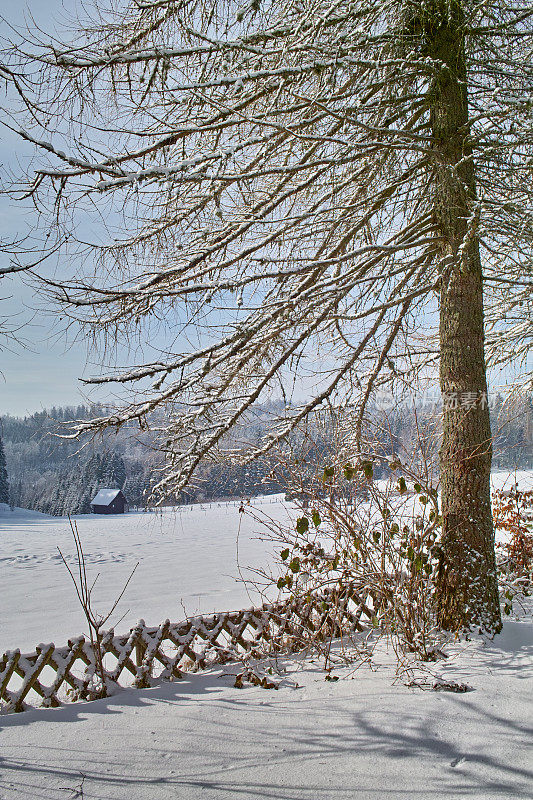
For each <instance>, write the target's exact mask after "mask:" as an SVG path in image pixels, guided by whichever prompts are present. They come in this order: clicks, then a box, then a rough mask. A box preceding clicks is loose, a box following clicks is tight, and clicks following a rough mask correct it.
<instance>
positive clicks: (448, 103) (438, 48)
mask: <svg viewBox="0 0 533 800" xmlns="http://www.w3.org/2000/svg"><path fill="white" fill-rule="evenodd" d="M424 30H425V34H426V36H425V41H426V46H427V47H428V50H429V55H430V56H431V57H433V58H434V59H438V60H439V61H441V62H443V65H445V66H443V67H442V69H441V70H440V73H439V75H438V77H437V78H436V79H435V81H434V83H433V86H432V87H431V90H430V103H431V111H430V121H431V133H432V138H433V148H434V156H435V184H434V185H435V215H436V222H437V225H438V227H439V233H440V236H441V239H442V253H441V255H442V261H441V285H440V388H441V393H442V398H443V406H444V408H443V438H442V446H441V449H440V471H441V486H442V539H441V559H440V564H439V570H438V574H437V611H438V621H439V624H440V625H441V627H442V628H444V629H446V630H453V631H460V630H471V629H478V628H479V629H481V630H484V631H487V632H490V633H494V632H496V631H498V630H499V629H500V628H501V617H500V606H499V599H498V586H497V576H496V559H495V554H494V529H493V523H492V512H491V504H490V467H491V460H492V444H491V431H490V419H489V407H488V397H487V381H486V367H485V353H484V325H483V277H482V268H481V259H480V253H479V241H478V238H477V233H476V223H477V220H476V192H475V175H474V166H473V162H472V150H471V147H470V144H469V139H468V135H469V128H468V119H469V117H468V97H467V89H466V63H465V51H464V35H463V17H462V13H461V4H460V2H456V3H451V4H449V3H444V2H442V3H441V2H437V3H436V4H435V5H434V6H433V7H432V14H431V19H429V20H426V21H425V23H424Z"/></svg>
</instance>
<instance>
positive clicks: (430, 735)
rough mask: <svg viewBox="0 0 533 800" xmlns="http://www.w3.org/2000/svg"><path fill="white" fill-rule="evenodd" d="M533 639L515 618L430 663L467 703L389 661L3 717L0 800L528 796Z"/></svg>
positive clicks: (167, 689)
mask: <svg viewBox="0 0 533 800" xmlns="http://www.w3.org/2000/svg"><path fill="white" fill-rule="evenodd" d="M532 634H533V627H532V626H531V624H528V623H526V622H513V621H508V622H506V625H505V630H504V633H503V634H501V635H499V636H498V637H497V638H496V640H495V641H494V643H487V644H483V643H482V642H481V641H476V642H471V643H468V644H467V645H461V646H458V647H456V648H455V655H454V654H453V652H452V656H451V657H450V658H449V659H448V661H446V662H439V663H438V664H436V665H433V666H434V667H435V670H436V672H438V674H439V675H440V676H441V677H442V678H447V679H448V680H454V681H457V682H466V683H468V684H469V686H470V687H471V688H472V689H473V691H469V692H467V693H465V694H452V693H446V692H433V691H421V690H420V689H411V688H407V687H406V686H404V685H403V684H401V683H396V684H395V683H394V671H393V669H392V666H391V664H390V657H387V655H386V654H383V653H382V654H381V655H378V657H377V659H376V664H375V665H374V669H373V670H372V669H369V668H368V667H366V666H365V667H361V668H360V669H359V670H357V671H356V672H355V673H354V672H352V671H351V669H346V668H343V669H339V670H336V673H335V674H336V675H338V676H340V680H339V681H338V682H329V683H326V682H325V680H324V672H323V671H322V670H321V669H320V665H319V664H317V663H314V664H313V663H306V664H305V665H304V667H305V668H302V665H301V664H299V663H298V661H293V662H285V666H286V667H287V673H286V675H285V677H284V679H283V680H282V683H281V685H280V688H279V690H278V691H275V690H273V689H271V690H265V689H261V688H258V687H247V688H244V689H240V690H239V689H236V688H234V687H233V686H232V683H233V680H232V678H231V677H230V676H229V675H228V674H223V673H222V672H221V671H220V670H219V671H212V672H209V673H206V674H198V675H189V676H186V679H184V680H181V681H177V682H175V683H166V684H161V685H159V686H155V687H153V688H151V689H146V690H142V691H139V690H137V691H131V690H127V691H124V692H121V693H119V694H118V695H116V696H115V697H112V698H109V699H106V700H101V701H96V702H93V703H87V704H84V703H77V704H74V705H70V706H66V707H63V708H60V709H47V710H35V711H28V712H25V713H23V714H12V715H9V716H3V717H0V745H1V751H0V752H1V755H0V800H23V799H24V800H26V798H27V799H28V800H30V798H31V799H32V800H37V799H38V798H43V800H60V798H67V800H68V798H72V799H73V798H81V797H83V798H84V800H171V798H172V800H176V799H177V800H200V799H202V800H236V799H237V798H243V800H267V799H268V798H272V799H274V798H275V800H382V799H384V800H414V799H416V800H433V799H434V800H458V799H459V798H475V800H485V798H492V800H511V799H512V798H513V799H516V800H518V799H519V798H520V799H521V800H522V799H523V800H526V799H527V798H531V797H532V796H533V771H532V770H531V767H532V764H533V762H532V752H531V747H530V745H531V741H532V739H531V732H532V731H531V720H532V719H533V704H532V692H531V689H532V686H533V635H532ZM82 781H83V784H82ZM81 786H82V788H83V795H82V794H81V792H79V791H77V790H79V789H80V787H81Z"/></svg>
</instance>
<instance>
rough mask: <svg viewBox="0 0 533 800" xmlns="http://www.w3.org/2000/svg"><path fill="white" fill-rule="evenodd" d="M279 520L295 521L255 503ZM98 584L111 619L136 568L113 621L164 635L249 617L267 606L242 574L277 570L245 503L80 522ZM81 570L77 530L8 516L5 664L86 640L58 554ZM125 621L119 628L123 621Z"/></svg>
mask: <svg viewBox="0 0 533 800" xmlns="http://www.w3.org/2000/svg"><path fill="white" fill-rule="evenodd" d="M254 505H255V506H257V507H258V508H261V509H262V510H264V511H266V512H267V513H268V514H269V515H270V516H272V517H273V518H284V517H286V514H287V512H286V509H285V506H284V504H283V503H282V502H281V498H280V497H279V496H278V497H266V498H264V499H262V500H261V499H257V498H256V499H255V500H254ZM74 519H75V520H76V522H77V525H78V529H79V532H80V536H81V539H82V542H83V546H84V551H85V556H86V562H87V565H88V569H89V574H90V575H92V576H93V577H94V576H96V574H97V573H100V578H99V579H98V583H97V585H96V589H95V606H96V608H97V609H98V608H101V609H102V610H106V609H108V608H109V607H110V605H112V602H113V599H114V598H115V597H116V595H117V594H118V592H119V591H120V589H121V587H122V585H123V583H124V581H125V580H126V579H127V577H128V575H129V573H130V572H131V570H132V568H133V567H134V566H135V564H136V563H137V562H139V567H138V568H137V571H136V572H135V575H134V577H133V578H132V581H131V583H130V585H129V587H128V589H127V592H126V594H125V597H124V599H123V600H122V601H121V603H120V605H119V606H118V608H117V611H116V613H115V614H114V615H113V619H112V620H111V622H113V621H114V622H115V623H117V625H116V629H117V632H119V633H121V632H123V631H127V630H129V628H130V627H131V626H132V625H134V624H135V622H136V621H137V620H138V619H140V618H143V619H145V620H146V622H147V624H148V625H158V624H159V623H160V622H162V621H163V620H164V619H167V618H169V619H170V620H171V621H173V622H178V621H179V620H181V619H183V618H184V617H185V616H186V613H185V611H186V612H187V614H188V615H191V614H195V613H197V612H201V613H207V612H210V611H214V610H219V611H222V610H230V609H234V608H235V609H236V608H247V607H249V606H250V605H253V604H256V603H259V604H260V600H259V599H258V597H257V596H249V595H248V593H247V591H246V589H245V587H244V586H243V584H242V582H241V581H240V580H239V565H241V566H244V567H246V566H250V565H254V566H258V565H260V564H264V563H265V561H267V560H268V547H267V545H266V544H264V543H263V542H261V541H259V539H258V533H259V526H258V524H257V523H254V522H253V521H252V520H251V519H250V518H249V517H247V516H246V515H245V514H239V504H238V503H234V502H232V503H223V502H213V503H208V504H206V505H194V506H186V507H183V508H182V509H181V510H179V511H177V512H172V511H165V512H163V513H142V512H139V513H130V514H120V515H113V516H108V517H104V516H97V515H86V516H78V517H75V518H74ZM58 546H59V547H60V548H61V550H62V552H63V553H64V554H65V555H66V556H67V557H68V559H69V561H70V562H71V563H72V564H74V559H73V556H74V553H75V549H74V543H73V539H72V534H71V531H70V528H69V524H68V520H67V519H66V518H64V517H49V516H46V515H45V514H39V513H37V512H35V511H25V510H23V509H16V510H15V511H14V512H11V511H10V510H9V508H8V507H7V506H5V505H4V506H3V511H0V654H1V653H3V652H5V651H6V650H13V649H14V648H16V647H18V648H19V649H20V650H22V651H25V650H33V649H34V648H35V645H36V644H38V643H39V642H42V641H46V642H55V644H56V645H58V646H59V645H62V644H66V642H67V639H68V638H69V637H72V636H77V635H79V634H80V633H82V632H83V631H84V620H83V617H82V612H81V609H80V607H79V605H78V603H77V600H76V597H75V594H74V587H73V585H72V582H71V580H70V577H69V575H68V573H67V571H66V569H65V566H64V564H63V563H62V561H61V557H60V555H59V553H58V551H57V547H58ZM123 615H125V616H124V618H123V619H122V621H120V622H119V620H120V619H121V617H122V616H123Z"/></svg>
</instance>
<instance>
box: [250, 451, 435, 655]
mask: <svg viewBox="0 0 533 800" xmlns="http://www.w3.org/2000/svg"><path fill="white" fill-rule="evenodd" d="M317 450H320V447H319V446H318V447H317V442H316V439H311V437H309V436H306V437H305V440H304V443H303V444H302V446H301V447H300V450H299V452H298V454H295V452H294V449H293V450H292V452H291V455H290V457H286V458H285V459H284V460H283V462H282V463H280V473H282V474H283V476H284V479H285V482H286V485H287V486H288V487H289V488H288V494H287V497H288V499H290V501H291V502H292V503H293V504H294V505H295V507H296V510H295V513H294V514H293V520H292V523H291V524H284V523H280V522H279V521H278V520H275V519H270V518H268V516H267V515H266V514H265V513H264V512H262V511H255V510H254V509H253V508H251V509H250V510H249V511H248V513H251V514H253V515H254V516H255V517H256V518H257V519H258V520H260V522H261V524H262V526H263V530H264V532H265V533H264V536H265V538H269V539H271V540H272V541H273V542H274V543H275V551H276V553H277V556H278V558H277V565H276V569H273V570H271V571H270V572H267V571H265V570H263V571H258V573H257V578H256V584H257V585H258V586H260V587H261V588H264V589H267V588H270V589H272V586H273V585H275V587H276V588H277V589H278V590H279V592H280V593H281V595H282V596H286V595H293V596H295V597H298V596H305V595H306V594H308V593H316V592H319V591H321V590H323V589H325V588H330V589H331V588H336V587H338V588H339V589H341V588H342V587H343V586H347V585H349V584H353V585H355V587H356V588H357V587H359V588H360V593H361V595H363V594H365V593H366V592H367V591H368V592H369V594H370V596H371V597H372V605H373V607H372V609H371V611H372V614H371V615H370V621H371V623H372V629H373V632H374V633H376V634H378V635H380V634H381V635H386V636H388V637H390V640H391V642H392V644H393V646H394V647H395V649H396V652H397V654H398V656H399V658H401V659H402V660H403V659H404V657H405V656H407V655H408V654H412V655H413V654H414V655H415V656H416V657H419V658H421V659H422V660H433V659H434V658H435V657H436V654H438V651H439V647H440V646H441V644H442V642H443V634H442V633H441V632H440V631H439V630H438V628H437V625H436V618H435V609H434V578H435V576H436V574H437V571H438V568H439V546H438V535H439V528H440V522H441V518H440V514H439V502H438V494H437V490H436V488H435V487H434V486H433V485H432V478H431V475H432V470H431V469H429V468H428V465H427V464H426V465H425V466H426V468H425V469H424V470H420V462H418V463H417V462H416V461H415V460H414V459H411V460H410V461H409V460H406V459H403V460H400V459H399V458H398V456H397V455H390V454H386V453H384V452H381V453H379V452H377V450H374V452H373V455H372V456H370V455H366V456H365V457H362V456H361V454H359V455H358V456H356V457H352V458H348V457H347V456H348V455H349V452H348V451H349V448H347V446H346V444H343V445H341V446H339V444H338V442H337V446H336V447H334V448H332V450H330V452H327V453H322V456H323V457H322V458H318V459H317V458H316V456H317ZM304 451H305V452H304ZM352 456H353V453H352ZM377 474H381V475H382V476H383V477H381V478H379V479H378V478H377V477H376V475H377ZM366 616H367V617H368V616H369V615H368V614H367V615H366ZM325 638H326V639H327V636H325V635H324V631H323V630H321V629H320V628H318V629H317V630H316V631H315V632H314V633H311V634H310V633H308V632H306V634H305V636H304V637H303V639H305V641H302V644H306V645H307V644H311V645H313V646H316V647H318V648H319V649H322V650H323V651H324V652H326V650H324V639H325ZM373 638H374V639H375V638H376V637H375V636H374V637H373Z"/></svg>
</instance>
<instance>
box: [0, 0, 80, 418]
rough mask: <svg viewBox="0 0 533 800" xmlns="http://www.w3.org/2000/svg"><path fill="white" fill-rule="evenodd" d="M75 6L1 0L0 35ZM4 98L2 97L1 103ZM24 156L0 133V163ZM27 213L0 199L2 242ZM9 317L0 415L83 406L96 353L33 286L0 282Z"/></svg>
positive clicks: (0, 370)
mask: <svg viewBox="0 0 533 800" xmlns="http://www.w3.org/2000/svg"><path fill="white" fill-rule="evenodd" d="M76 5H77V3H76V1H75V0H64V2H59V0H46V1H45V2H43V0H27V2H26V3H21V2H17V0H2V3H1V10H0V14H1V15H2V16H3V17H4V20H1V19H0V31H1V32H2V33H3V34H4V35H5V34H6V33H7V32H8V30H9V29H8V25H7V24H6V23H12V24H14V25H21V24H23V23H24V19H25V15H26V14H27V12H30V13H31V15H32V16H33V17H34V18H35V20H36V22H37V23H38V24H40V25H43V27H46V28H47V29H49V27H50V23H51V19H52V18H53V17H54V16H56V17H57V18H60V17H61V16H63V15H64V14H65V11H67V12H68V10H69V9H71V10H72V9H73V8H75V7H76ZM3 100H4V98H3V97H0V103H1V102H2V101H3ZM24 152H25V151H24V147H23V143H22V142H21V141H20V140H18V139H17V138H16V136H15V135H14V134H9V133H8V132H6V131H5V129H4V130H3V131H2V132H1V133H0V163H1V164H3V165H6V166H8V167H9V166H11V167H13V168H14V165H15V164H16V163H17V159H18V158H19V157H20V156H21V155H23V154H24ZM27 213H28V212H27V210H26V209H24V208H22V207H21V206H20V205H17V203H16V202H15V201H13V200H9V199H7V198H5V197H1V196H0V238H1V239H9V238H10V237H11V236H13V235H15V233H16V231H18V230H21V229H24V228H25V226H26V224H27ZM0 258H2V256H0ZM8 315H9V317H10V320H9V327H10V328H12V329H16V334H17V338H18V340H19V341H18V343H17V342H13V341H7V342H6V341H4V340H2V341H0V416H1V415H3V414H13V415H16V416H24V415H25V414H28V413H33V412H34V411H40V410H43V409H44V408H50V407H51V406H52V405H56V406H57V405H73V404H76V405H77V404H78V403H80V402H82V400H83V394H82V392H83V391H84V390H83V388H82V386H81V384H80V382H79V380H78V378H79V377H80V376H81V375H84V374H91V373H94V372H95V371H96V369H95V365H94V361H95V354H92V355H89V356H88V353H87V348H86V345H85V344H84V343H83V342H82V341H76V337H75V336H74V332H73V331H70V332H67V331H64V330H63V329H62V325H61V323H60V321H59V320H58V318H57V316H58V315H57V314H56V315H54V314H50V313H46V312H45V311H44V310H43V307H42V302H39V301H37V300H36V297H35V291H34V288H33V287H31V286H28V285H25V283H24V281H23V280H22V279H21V278H20V277H17V278H13V279H12V280H2V281H1V283H0V318H2V317H6V316H8ZM78 339H79V337H78ZM91 361H92V362H93V363H92V364H91ZM85 394H86V392H85Z"/></svg>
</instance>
